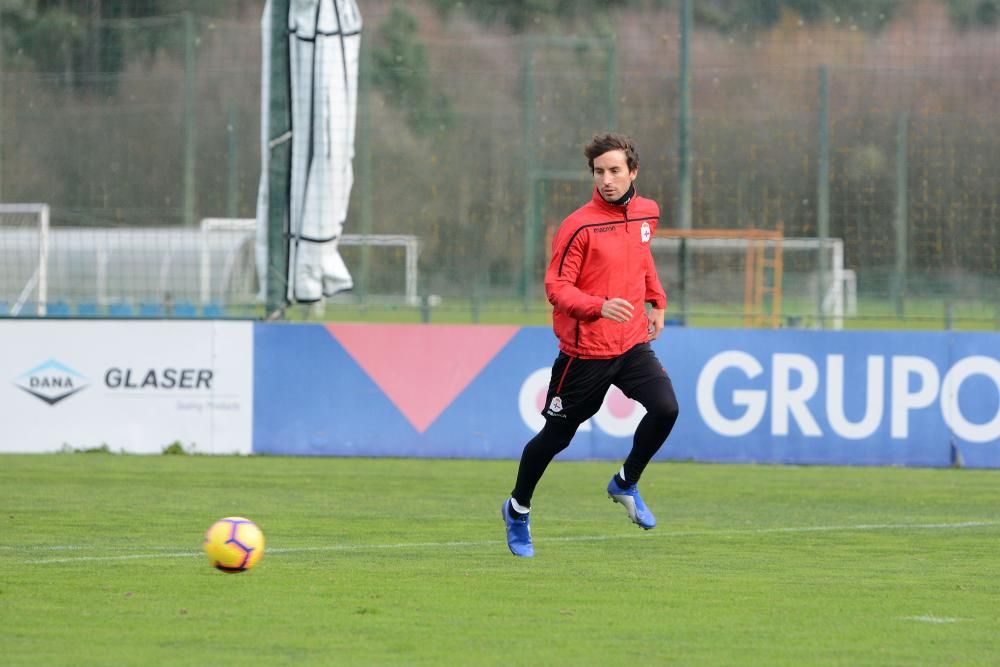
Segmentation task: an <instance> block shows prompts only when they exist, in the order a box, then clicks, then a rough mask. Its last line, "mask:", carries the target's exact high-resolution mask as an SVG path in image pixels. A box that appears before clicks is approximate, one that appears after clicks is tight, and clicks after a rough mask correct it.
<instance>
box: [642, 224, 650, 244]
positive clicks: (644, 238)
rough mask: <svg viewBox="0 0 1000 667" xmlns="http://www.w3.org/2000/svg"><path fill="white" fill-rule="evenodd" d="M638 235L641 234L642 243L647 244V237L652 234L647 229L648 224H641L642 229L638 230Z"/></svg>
mask: <svg viewBox="0 0 1000 667" xmlns="http://www.w3.org/2000/svg"><path fill="white" fill-rule="evenodd" d="M639 233H640V234H642V242H643V243H649V237H650V236H652V235H653V233H652V231H651V230H650V228H649V223H648V222H644V223H642V227H641V228H640V229H639Z"/></svg>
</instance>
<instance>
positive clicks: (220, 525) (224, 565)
mask: <svg viewBox="0 0 1000 667" xmlns="http://www.w3.org/2000/svg"><path fill="white" fill-rule="evenodd" d="M202 546H203V547H204V549H205V554H206V555H207V556H208V560H209V562H210V563H211V564H212V567H215V568H216V569H218V570H222V571H223V572H246V571H247V570H249V569H250V568H252V567H253V566H254V565H256V564H257V563H259V562H260V559H261V558H262V557H263V556H264V533H262V532H261V531H260V528H258V527H257V524H255V523H254V522H253V521H251V520H250V519H244V518H243V517H241V516H230V517H226V518H225V519H219V520H218V521H216V522H215V523H213V524H212V526H211V527H210V528H209V529H208V530H207V531H206V532H205V542H204V543H203V545H202Z"/></svg>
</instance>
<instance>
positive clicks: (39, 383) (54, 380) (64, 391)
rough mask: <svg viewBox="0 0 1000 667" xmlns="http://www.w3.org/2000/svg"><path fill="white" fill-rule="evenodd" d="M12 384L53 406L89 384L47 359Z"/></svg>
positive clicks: (76, 374)
mask: <svg viewBox="0 0 1000 667" xmlns="http://www.w3.org/2000/svg"><path fill="white" fill-rule="evenodd" d="M14 384H15V385H16V386H18V387H20V388H21V389H23V390H24V391H26V392H28V393H29V394H31V395H32V396H34V397H35V398H38V399H41V400H43V401H45V402H46V403H48V404H49V405H55V404H56V403H58V402H59V401H61V400H63V399H64V398H69V397H70V396H72V395H73V394H75V393H76V392H78V391H80V390H81V389H84V388H86V387H87V385H88V384H89V382H87V378H85V377H84V376H82V375H80V374H79V373H77V372H76V371H75V370H73V369H72V368H70V367H69V366H66V365H65V364H61V363H59V362H58V361H56V360H55V359H49V360H48V361H46V362H45V363H44V364H42V365H41V366H36V367H35V368H32V369H31V370H30V371H28V372H26V373H24V374H22V375H21V376H19V377H18V378H17V379H16V380H14Z"/></svg>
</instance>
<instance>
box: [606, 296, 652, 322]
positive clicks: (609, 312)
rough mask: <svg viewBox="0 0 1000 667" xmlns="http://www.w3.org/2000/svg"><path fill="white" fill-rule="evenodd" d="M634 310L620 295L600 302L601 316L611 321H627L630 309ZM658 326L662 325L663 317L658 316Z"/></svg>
mask: <svg viewBox="0 0 1000 667" xmlns="http://www.w3.org/2000/svg"><path fill="white" fill-rule="evenodd" d="M633 310H635V309H634V308H633V307H632V304H631V303H629V302H628V301H626V300H625V299H622V298H621V297H617V296H616V297H615V298H613V299H608V300H607V301H605V302H604V303H603V304H601V317H606V318H607V319H609V320H611V321H612V322H628V321H629V320H630V319H632V311H633ZM660 326H661V327H662V326H663V317H662V316H661V317H660Z"/></svg>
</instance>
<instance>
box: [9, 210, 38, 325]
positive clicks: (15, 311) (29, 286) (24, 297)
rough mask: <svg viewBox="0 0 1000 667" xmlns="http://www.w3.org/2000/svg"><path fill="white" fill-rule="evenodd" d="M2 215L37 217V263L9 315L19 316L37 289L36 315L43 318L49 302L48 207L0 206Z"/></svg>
mask: <svg viewBox="0 0 1000 667" xmlns="http://www.w3.org/2000/svg"><path fill="white" fill-rule="evenodd" d="M4 213H11V214H20V215H24V214H27V215H31V214H35V215H37V216H38V263H37V265H36V266H35V272H34V273H33V274H32V275H31V278H29V279H28V282H27V283H25V285H24V288H23V289H22V290H21V293H20V294H19V295H18V297H17V300H16V301H15V302H14V305H13V306H11V308H10V315H11V316H16V315H19V314H20V313H21V309H22V308H24V304H25V303H27V302H28V298H29V297H30V296H31V292H32V291H34V290H36V289H37V292H38V299H37V308H38V310H37V314H38V315H43V316H44V315H45V312H46V306H47V303H48V300H49V205H48V204H0V215H3V214H4Z"/></svg>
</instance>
